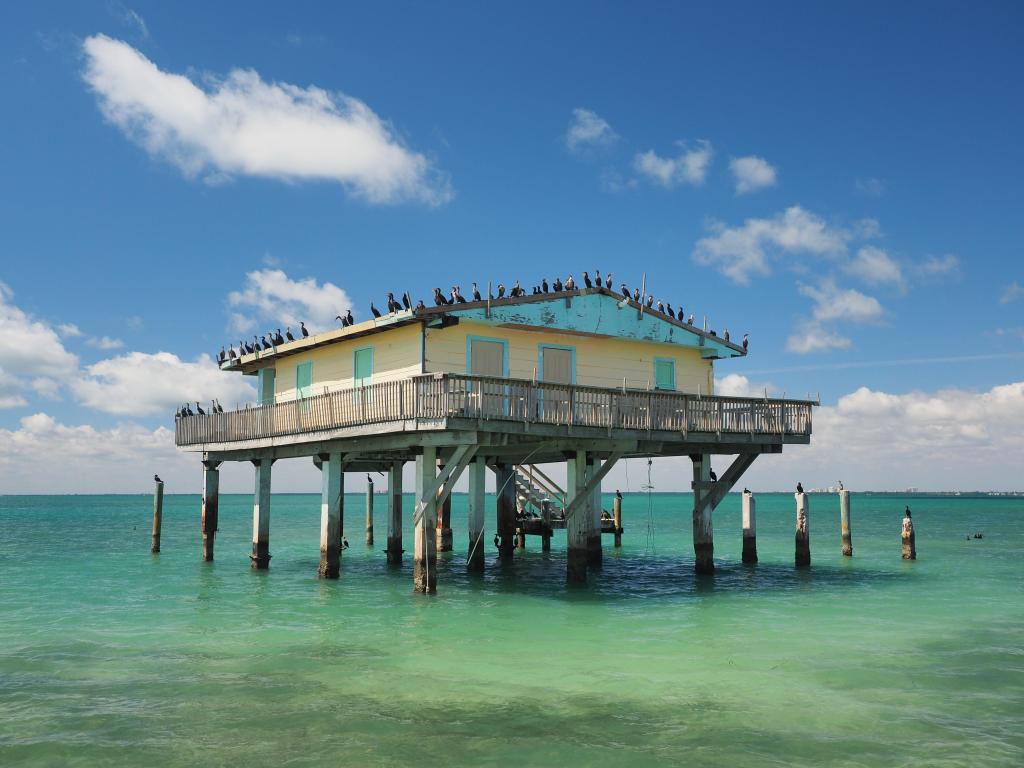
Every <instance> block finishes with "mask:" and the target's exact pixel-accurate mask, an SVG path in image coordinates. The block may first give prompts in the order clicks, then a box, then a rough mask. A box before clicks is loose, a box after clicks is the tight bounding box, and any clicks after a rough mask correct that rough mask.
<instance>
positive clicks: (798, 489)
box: [796, 482, 804, 493]
mask: <svg viewBox="0 0 1024 768" xmlns="http://www.w3.org/2000/svg"><path fill="white" fill-rule="evenodd" d="M796 492H797V493H803V492H804V486H803V484H802V483H799V482H798V483H797V484H796Z"/></svg>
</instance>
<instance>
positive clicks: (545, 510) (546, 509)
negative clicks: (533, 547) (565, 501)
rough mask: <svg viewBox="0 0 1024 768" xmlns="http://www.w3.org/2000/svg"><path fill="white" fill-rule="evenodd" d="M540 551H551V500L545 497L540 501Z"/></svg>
mask: <svg viewBox="0 0 1024 768" xmlns="http://www.w3.org/2000/svg"><path fill="white" fill-rule="evenodd" d="M540 524H541V530H540V551H541V552H550V551H551V502H550V501H548V500H547V499H544V500H543V501H542V502H541V503H540Z"/></svg>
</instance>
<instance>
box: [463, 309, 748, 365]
mask: <svg viewBox="0 0 1024 768" xmlns="http://www.w3.org/2000/svg"><path fill="white" fill-rule="evenodd" d="M447 311H448V312H449V313H450V314H452V315H457V316H459V317H462V318H466V319H467V320H474V321H476V322H480V323H490V324H492V325H504V324H512V325H527V326H539V327H546V328H552V329H558V330H564V331H580V332H583V333H599V334H605V335H607V336H613V337H617V338H620V339H635V340H638V341H654V342H659V343H663V344H673V345H675V346H680V347H691V348H700V349H702V352H703V354H704V356H705V357H719V358H722V357H739V356H740V355H741V354H742V353H740V352H737V351H736V350H734V349H732V348H731V347H727V346H726V345H725V344H721V343H719V342H718V341H716V340H715V338H714V337H711V336H709V337H705V338H704V342H703V344H702V343H701V338H702V334H700V333H695V332H693V331H690V330H687V329H686V328H682V327H680V326H678V325H675V324H673V323H670V322H668V321H666V320H663V319H661V318H660V317H657V316H655V315H653V314H650V313H648V312H647V311H644V314H643V316H642V317H640V318H638V317H637V314H638V313H637V309H636V307H634V306H629V305H627V306H626V307H624V308H622V309H620V308H619V302H618V301H617V300H616V299H614V298H612V297H611V296H605V295H603V294H589V295H585V296H572V297H570V298H569V299H564V298H559V299H554V298H553V299H551V300H549V301H533V302H525V303H519V304H505V305H501V304H496V305H492V308H491V316H490V317H487V316H486V314H487V310H486V308H485V307H471V308H466V309H461V308H457V307H448V308H447Z"/></svg>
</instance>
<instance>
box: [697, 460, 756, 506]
mask: <svg viewBox="0 0 1024 768" xmlns="http://www.w3.org/2000/svg"><path fill="white" fill-rule="evenodd" d="M760 455H761V454H759V453H741V454H740V455H739V456H737V457H736V458H735V459H733V462H732V464H730V465H729V468H728V469H727V470H725V473H724V474H723V475H722V476H721V477H720V478H719V479H718V480H716V481H715V482H713V483H708V484H707V487H706V488H705V489H704V490H705V491H706V492H707V493H706V495H705V499H706V500H707V503H708V504H710V505H711V508H712V509H714V508H715V507H717V506H718V505H719V504H721V503H722V499H724V498H725V496H726V494H728V493H729V491H731V490H732V487H733V486H734V485H736V483H737V482H738V481H739V479H740V478H741V477H742V476H743V473H744V472H746V471H747V470H748V469H750V465H751V464H753V463H754V459H756V458H757V457H758V456H760ZM701 485H704V484H703V483H702V484H701Z"/></svg>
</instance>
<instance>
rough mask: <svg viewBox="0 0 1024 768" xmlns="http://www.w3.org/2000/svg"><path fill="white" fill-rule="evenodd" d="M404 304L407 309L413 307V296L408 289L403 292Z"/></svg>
mask: <svg viewBox="0 0 1024 768" xmlns="http://www.w3.org/2000/svg"><path fill="white" fill-rule="evenodd" d="M402 306H403V307H405V308H406V309H412V296H410V295H409V292H408V291H406V292H405V293H403V294H402Z"/></svg>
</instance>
